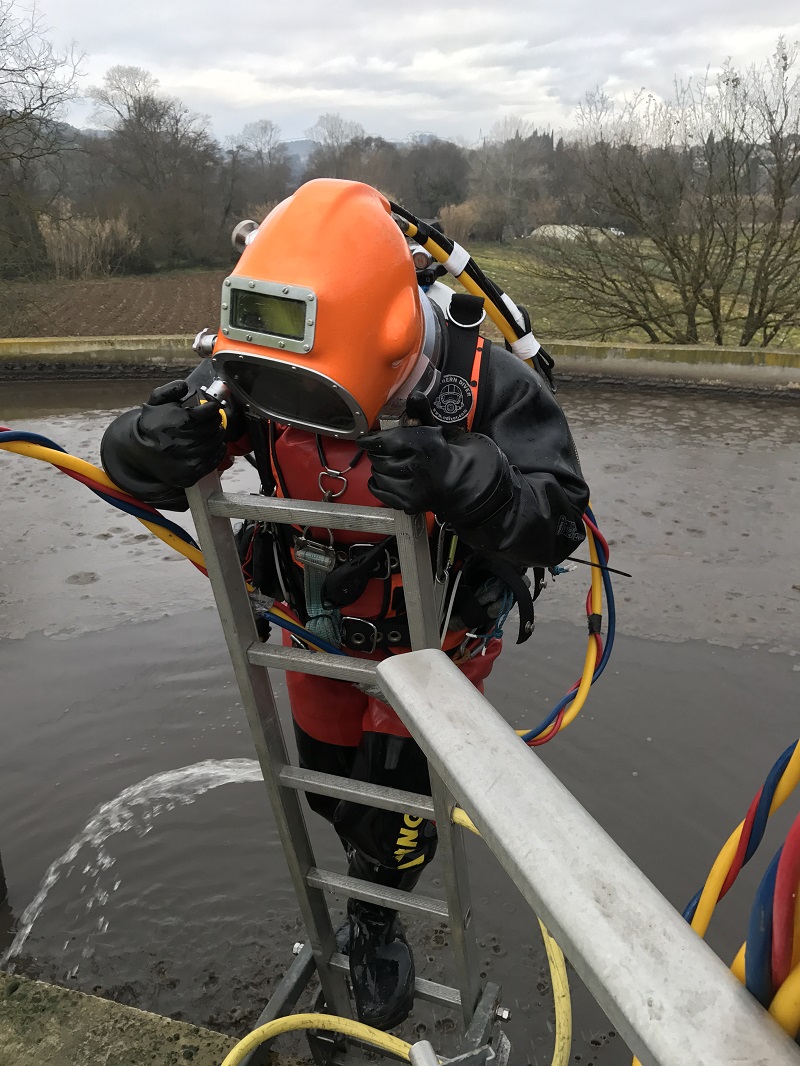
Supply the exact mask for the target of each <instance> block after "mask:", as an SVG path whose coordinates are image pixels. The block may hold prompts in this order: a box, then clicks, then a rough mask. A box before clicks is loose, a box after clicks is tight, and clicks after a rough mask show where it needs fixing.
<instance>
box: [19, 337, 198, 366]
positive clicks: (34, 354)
mask: <svg viewBox="0 0 800 1066" xmlns="http://www.w3.org/2000/svg"><path fill="white" fill-rule="evenodd" d="M193 340H194V334H191V335H189V334H182V333H175V334H169V335H166V336H165V335H163V334H159V335H155V334H154V335H151V336H147V335H143V336H137V337H4V338H0V361H5V360H6V359H12V358H15V357H25V358H29V359H35V360H36V361H37V362H38V361H41V359H42V358H43V357H46V356H63V355H78V356H81V355H85V356H88V355H92V354H94V353H97V352H102V353H103V354H104V355H108V356H110V355H112V354H114V353H116V352H123V353H126V354H127V353H129V352H141V351H147V352H159V353H164V352H172V351H186V350H187V349H188V350H191V347H192V341H193Z"/></svg>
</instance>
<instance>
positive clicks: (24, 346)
mask: <svg viewBox="0 0 800 1066" xmlns="http://www.w3.org/2000/svg"><path fill="white" fill-rule="evenodd" d="M191 341H192V338H191V337H190V336H188V335H187V336H184V335H177V334H176V335H171V336H141V337H49V338H41V339H37V338H16V339H5V340H3V339H0V376H1V377H2V378H4V379H6V380H18V381H26V380H37V379H39V378H42V379H50V380H69V379H79V378H89V377H94V378H99V377H115V376H119V377H145V376H148V375H154V374H157V373H160V372H162V371H163V372H165V373H169V372H170V371H171V370H175V371H179V372H180V371H185V370H186V369H188V368H189V367H191V366H193V365H194V364H195V363H196V361H197V356H196V355H195V353H194V352H193V351H192V349H191ZM546 347H547V350H548V351H549V352H550V353H551V355H553V357H554V358H555V359H556V362H557V368H556V372H557V374H558V376H559V377H560V378H562V379H563V380H565V381H567V382H569V381H576V382H581V381H589V382H591V381H595V382H597V383H601V384H608V385H620V386H644V387H647V386H651V387H660V388H691V389H699V390H705V389H722V390H731V391H733V390H736V391H746V392H759V393H768V394H770V395H777V396H781V397H782V398H784V399H793V398H794V397H795V396H796V395H800V351H788V350H778V349H749V348H702V347H690V346H665V345H639V346H636V345H619V344H615V345H612V344H603V345H601V344H588V343H584V342H582V341H553V342H550V343H549V344H547V345H546Z"/></svg>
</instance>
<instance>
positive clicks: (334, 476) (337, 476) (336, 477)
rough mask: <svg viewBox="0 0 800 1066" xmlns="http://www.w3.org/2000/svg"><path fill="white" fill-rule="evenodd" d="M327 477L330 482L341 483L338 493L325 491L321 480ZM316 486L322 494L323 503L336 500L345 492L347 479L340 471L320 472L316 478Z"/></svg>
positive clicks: (329, 490)
mask: <svg viewBox="0 0 800 1066" xmlns="http://www.w3.org/2000/svg"><path fill="white" fill-rule="evenodd" d="M324 477H329V478H330V479H331V480H332V481H338V482H340V483H341V486H342V487H341V488H340V489H339V491H338V492H333V491H332V490H331V489H326V488H325V486H324V485H323V484H322V479H323V478H324ZM317 485H319V491H320V492H321V493H322V495H323V497H324V500H325V502H326V503H327V501H328V500H338V499H339V497H340V496H342V495H343V494H344V493H345V492H346V491H347V478H346V477H345V476H344V473H343V472H342V471H341V470H328V469H326V470H320V472H319V477H318V478H317Z"/></svg>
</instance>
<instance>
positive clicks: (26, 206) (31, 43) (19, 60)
mask: <svg viewBox="0 0 800 1066" xmlns="http://www.w3.org/2000/svg"><path fill="white" fill-rule="evenodd" d="M46 34H47V28H46V26H45V25H44V24H43V21H42V19H41V18H40V17H39V15H37V13H36V10H35V9H30V10H25V9H22V8H20V7H19V6H17V5H16V4H15V3H14V0H0V275H2V276H4V277H21V276H26V275H29V274H32V273H36V272H37V271H39V270H41V269H43V268H44V267H45V266H46V263H47V255H46V249H45V245H44V242H43V240H42V235H41V233H40V231H39V227H38V223H37V213H38V211H39V210H40V208H41V206H42V205H43V204H44V203H46V201H47V198H48V195H51V193H49V192H48V191H47V190H45V189H44V188H43V181H42V179H43V176H44V175H45V171H46V169H47V167H48V165H49V164H51V163H52V162H53V160H54V158H55V156H56V155H57V153H59V152H61V151H62V150H63V149H65V148H66V147H68V138H67V136H66V135H65V130H64V127H63V125H62V124H61V123H60V122H59V118H60V116H61V114H62V111H63V108H64V106H65V105H66V104H67V103H68V102H69V101H70V100H71V99H72V98H73V97H74V96H75V93H76V90H77V83H78V76H79V66H80V61H81V57H80V56H78V55H77V54H76V53H75V51H74V49H72V48H67V49H65V50H64V51H63V52H59V51H58V50H57V49H56V48H55V46H54V45H53V44H52V42H51V41H49V40H48V38H47V36H46ZM18 298H21V297H19V294H17V295H16V296H15V295H13V294H11V293H10V292H6V293H5V294H4V298H3V299H2V301H0V302H1V303H2V306H1V307H0V316H2V317H8V318H9V319H11V318H13V317H14V308H13V307H11V306H10V303H9V301H12V302H13V301H16V302H18Z"/></svg>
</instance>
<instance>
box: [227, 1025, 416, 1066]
mask: <svg viewBox="0 0 800 1066" xmlns="http://www.w3.org/2000/svg"><path fill="white" fill-rule="evenodd" d="M299 1029H324V1030H326V1031H327V1032H329V1033H342V1034H343V1035H344V1036H351V1037H352V1038H353V1039H354V1040H362V1041H364V1043H366V1044H373V1045H374V1046H375V1047H377V1048H379V1049H380V1050H381V1051H385V1052H386V1053H387V1055H394V1056H395V1057H396V1058H398V1059H403V1060H404V1061H405V1062H408V1061H409V1058H408V1053H409V1051H410V1050H411V1045H410V1044H407V1043H406V1042H405V1040H399V1039H398V1038H397V1037H396V1036H391V1035H390V1034H389V1033H384V1032H381V1030H380V1029H373V1028H372V1026H371V1025H364V1024H363V1023H362V1022H354V1021H353V1020H352V1019H350V1018H337V1017H335V1016H334V1015H332V1014H290V1015H288V1016H287V1017H286V1018H276V1019H275V1021H274V1022H267V1024H266V1025H260V1026H259V1027H258V1029H254V1030H253V1031H252V1033H248V1034H247V1036H246V1037H245V1038H244V1039H243V1040H240V1041H239V1043H238V1044H237V1045H236V1047H234V1048H232V1049H231V1050H230V1051H229V1052H228V1054H227V1055H226V1056H225V1058H224V1059H223V1061H222V1066H239V1063H240V1062H241V1061H242V1059H243V1058H245V1056H246V1055H249V1054H250V1052H251V1051H253V1050H255V1048H257V1047H258V1046H259V1045H260V1044H264V1043H266V1041H267V1040H274V1039H275V1037H276V1036H281V1035H282V1034H283V1033H294V1032H297V1030H299Z"/></svg>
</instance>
